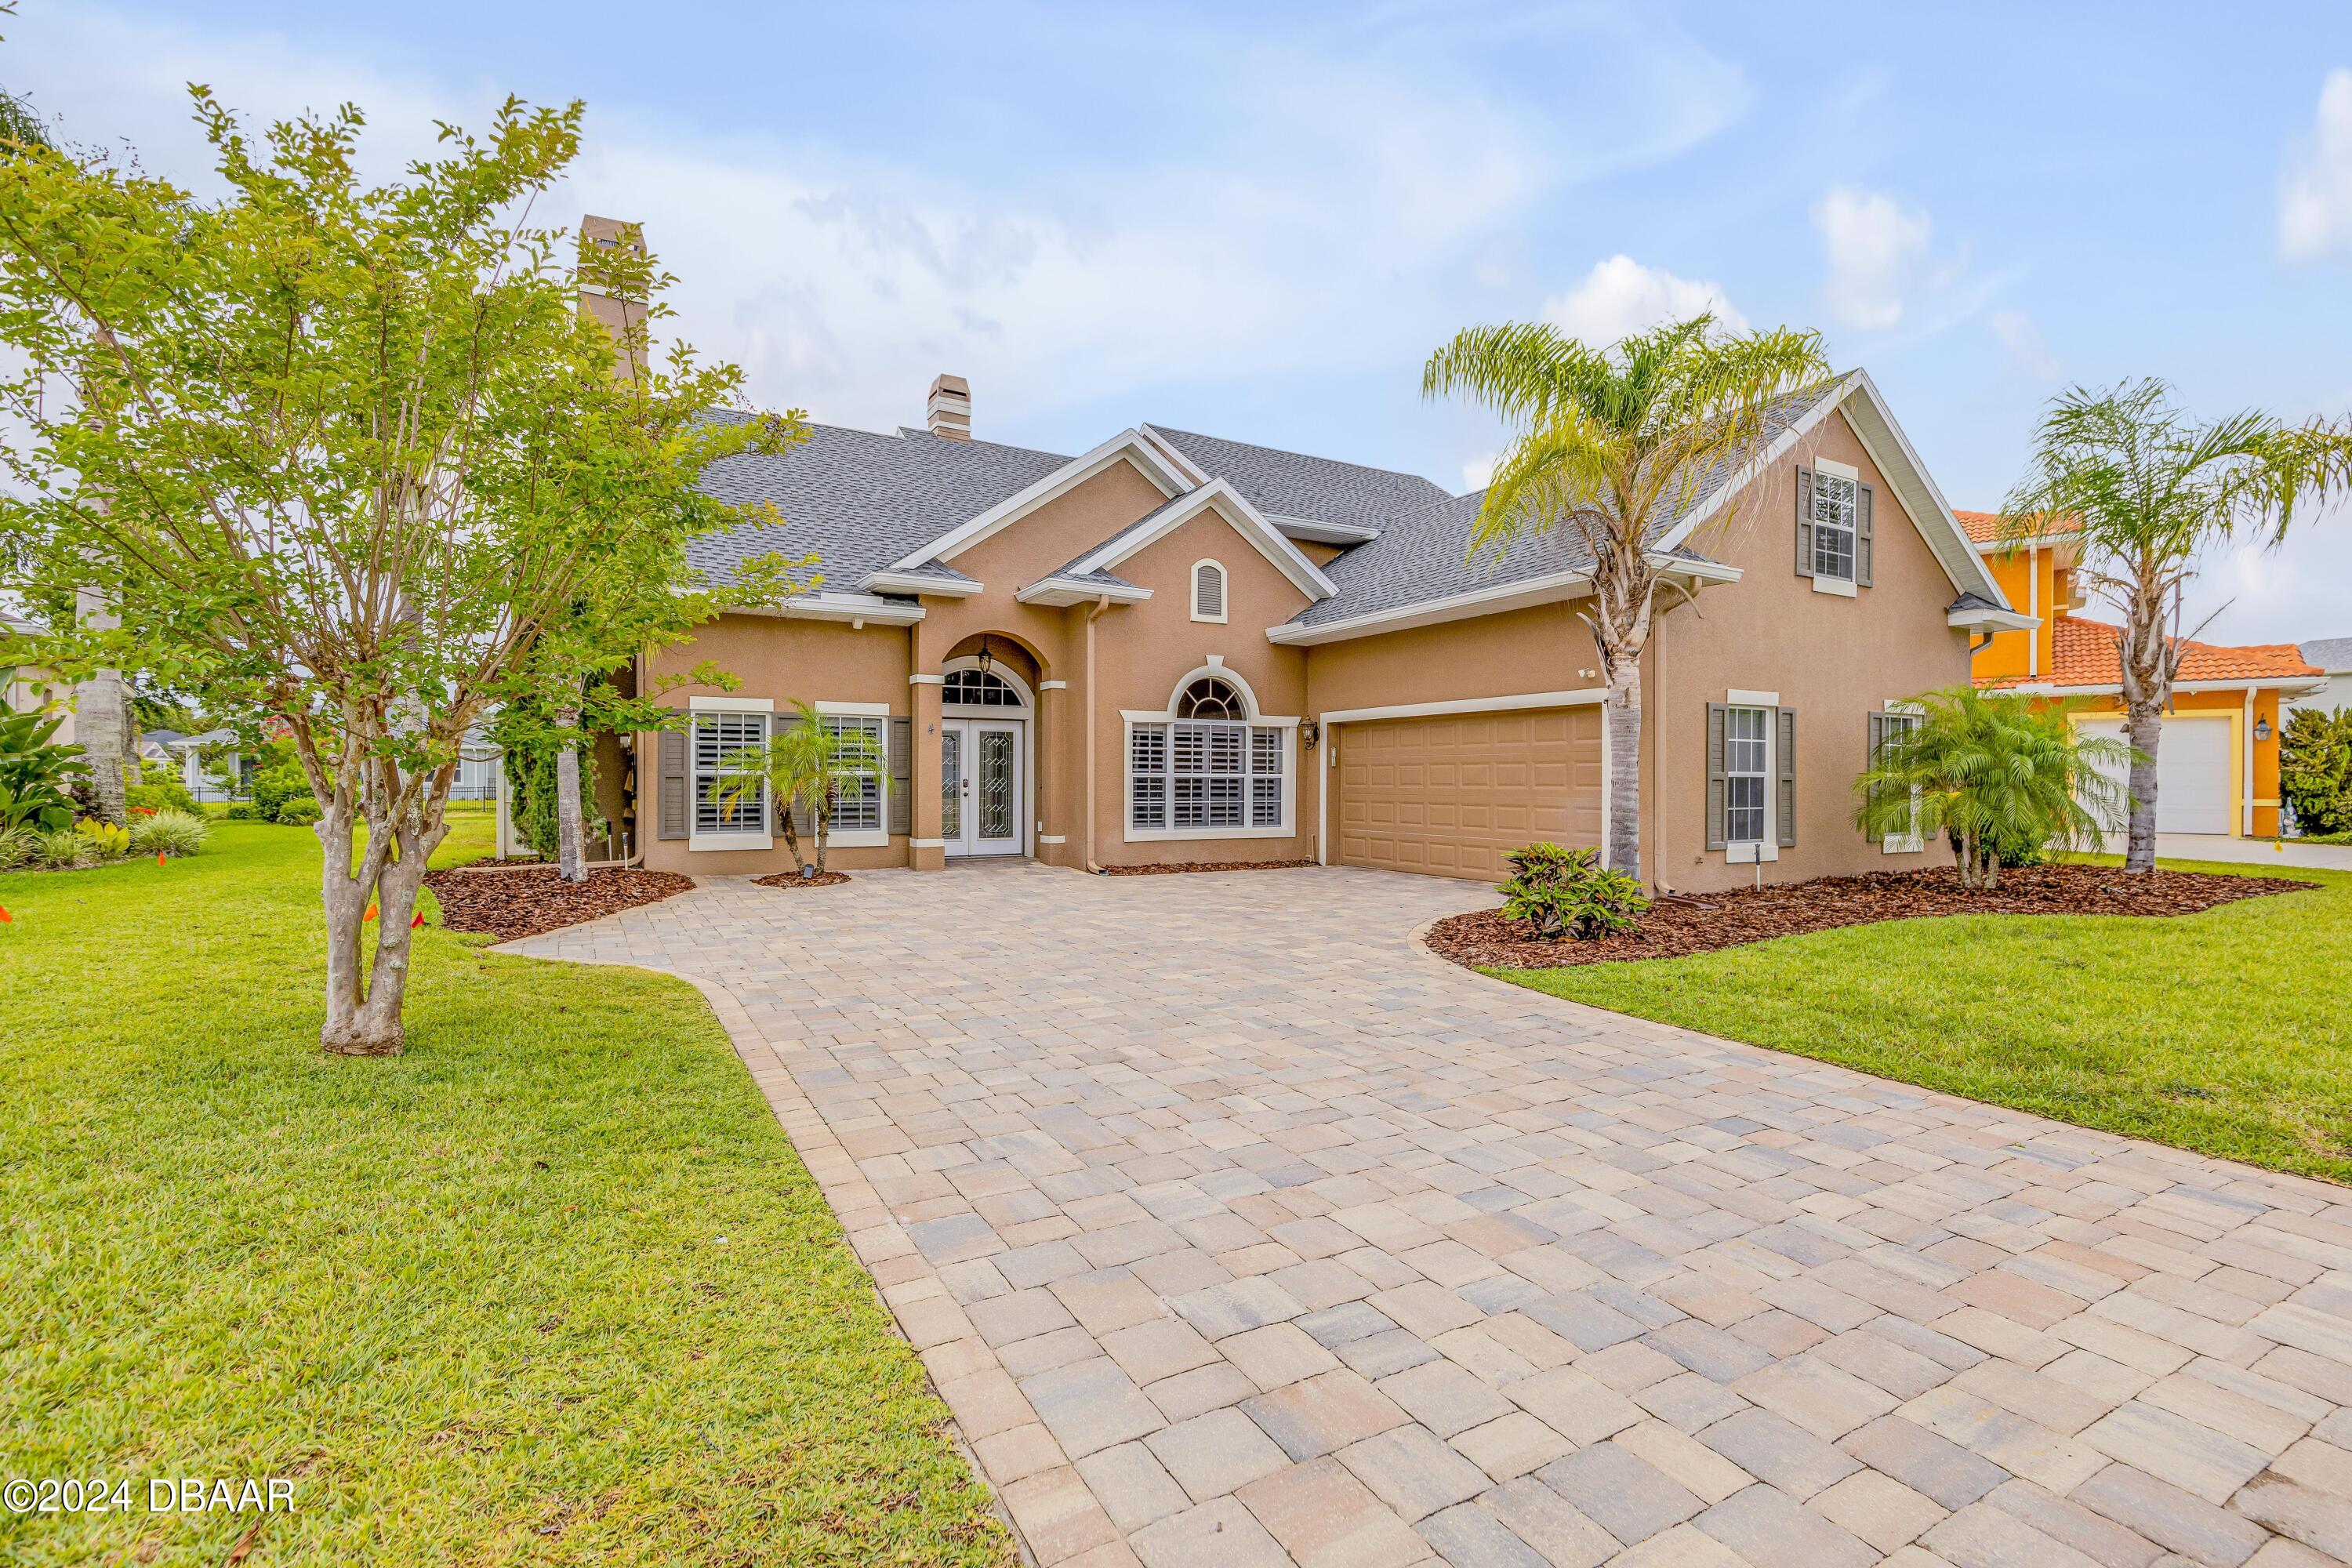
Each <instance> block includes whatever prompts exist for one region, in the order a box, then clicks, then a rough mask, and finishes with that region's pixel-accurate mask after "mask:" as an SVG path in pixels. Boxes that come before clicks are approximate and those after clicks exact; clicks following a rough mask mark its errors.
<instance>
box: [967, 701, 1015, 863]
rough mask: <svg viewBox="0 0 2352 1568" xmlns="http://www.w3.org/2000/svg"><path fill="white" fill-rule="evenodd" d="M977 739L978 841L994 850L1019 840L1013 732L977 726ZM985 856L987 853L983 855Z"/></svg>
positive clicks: (1005, 729)
mask: <svg viewBox="0 0 2352 1568" xmlns="http://www.w3.org/2000/svg"><path fill="white" fill-rule="evenodd" d="M975 728H976V729H977V731H978V733H977V735H976V736H975V737H974V738H975V739H976V740H977V741H978V742H980V748H979V750H980V754H979V756H978V758H977V759H976V761H977V762H978V763H979V766H978V768H977V770H976V772H977V774H978V777H977V779H976V780H975V783H976V784H977V786H978V790H977V793H978V795H979V797H980V801H979V805H980V811H979V816H980V820H979V822H978V823H977V824H976V825H975V826H977V827H978V829H979V832H978V835H977V836H978V837H980V838H981V839H982V841H983V842H986V843H989V844H990V845H991V846H992V847H993V846H995V845H998V844H1002V843H1003V841H1004V840H1006V839H1011V838H1016V837H1018V829H1017V828H1016V827H1015V826H1014V825H1013V824H1014V818H1015V816H1017V814H1018V810H1019V808H1018V806H1017V805H1015V802H1014V796H1015V794H1016V791H1015V788H1014V784H1013V756H1014V747H1013V739H1014V732H1013V730H1012V729H1011V728H1010V727H1009V726H1003V725H997V724H982V725H978V726H975ZM982 852H983V853H985V851H982Z"/></svg>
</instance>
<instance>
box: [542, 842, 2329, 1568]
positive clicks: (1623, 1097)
mask: <svg viewBox="0 0 2352 1568" xmlns="http://www.w3.org/2000/svg"><path fill="white" fill-rule="evenodd" d="M1482 895H1483V890H1482V889H1478V888H1476V887H1475V885H1468V884H1462V883H1452V882H1444V881H1438V880H1433V879H1419V878H1412V877H1403V876H1394V875H1389V874H1385V873H1380V872H1368V871H1340V870H1326V871H1281V872H1256V873H1241V874H1233V875H1218V876H1193V877H1166V878H1126V879H1090V878H1087V877H1084V876H1081V875H1079V874H1077V873H1075V872H1070V871H1058V870H1051V869H1046V868H1039V867H1034V866H1029V865H1006V866H995V867H988V868H971V869H965V870H959V871H954V872H950V873H948V874H946V875H932V876H922V875H917V874H914V873H908V872H884V873H879V874H866V875H862V876H860V877H859V878H858V879H857V880H856V882H854V883H852V884H851V885H849V886H848V887H846V888H841V889H832V890H827V891H820V892H782V891H775V890H771V889H762V888H758V887H753V886H751V885H750V884H748V883H744V882H740V881H727V882H717V883H713V884H712V885H709V886H707V887H704V888H701V889H698V890H697V891H695V892H693V893H690V894H688V895H686V896H684V897H681V898H678V899H676V900H671V901H670V902H668V903H665V904H661V905H658V906H656V907H654V908H651V909H647V910H632V911H630V912H628V913H625V914H623V915H619V916H615V917H613V918H611V919H608V920H605V921H599V922H597V923H595V924H593V925H588V926H582V927H576V928H573V929H572V930H571V931H564V932H561V933H557V934H555V935H552V936H549V937H544V938H540V939H537V940H535V941H531V942H524V943H520V944H518V946H519V947H520V950H521V951H524V952H534V953H541V954H546V955H551V956H558V957H577V958H591V959H600V960H609V961H625V962H633V963H643V964H646V965H649V966H652V967H656V968H662V969H668V970H673V971H676V972H677V973H682V974H686V975H688V976H690V977H692V978H694V979H696V980H697V981H698V982H699V983H701V984H703V985H704V988H705V990H706V991H707V992H709V994H711V995H712V998H713V1002H714V1005H717V1006H718V1007H719V1012H720V1014H721V1016H722V1017H724V1018H725V1019H726V1021H727V1022H728V1024H729V1026H730V1029H731V1030H732V1031H733V1032H734V1035H735V1038H736V1041H737V1045H738V1047H739V1049H740V1051H741V1054H742V1056H743V1058H744V1059H745V1061H746V1062H747V1063H748V1064H749V1065H750V1067H751V1071H752V1074H753V1076H754V1077H755V1078H756V1079H758V1081H759V1082H760V1084H761V1086H762V1087H763V1088H764V1089H766V1091H767V1093H768V1095H769V1097H770V1099H771V1100H772V1101H773V1103H774V1104H775V1106H776V1109H777V1111H778V1114H779V1115H780V1116H782V1119H783V1121H784V1123H785V1125H786V1126H787V1128H789V1129H790V1131H791V1132H792V1134H793V1138H794V1140H795V1141H796V1142H797V1143H798V1145H799V1147H800V1149H801V1152H802V1153H803V1155H804V1156H805V1158H806V1159H807V1161H808V1163H809V1164H810V1166H811V1168H812V1169H813V1170H814V1172H815V1173H816V1176H817V1178H818V1180H819V1182H820V1183H821V1184H823V1186H824V1191H825V1194H826V1195H827V1196H828V1197H829V1198H830V1199H831V1201H832V1203H833V1205H834V1207H835V1211H836V1212H837V1213H838V1214H839V1215H840V1216H841V1219H842V1223H843V1225H844V1226H845V1227H846V1228H847V1230H848V1232H849V1235H850V1238H851V1241H852V1242H853V1243H854V1245H855V1246H856V1249H857V1252H858V1255H859V1256H860V1257H861V1258H864V1259H865V1261H866V1264H867V1265H868V1266H869V1267H870V1268H872V1269H873V1271H874V1274H875V1277H876V1279H877V1280H879V1281H880V1284H881V1287H882V1290H883V1294H884V1296H885V1297H886V1298H887V1300H888V1301H889V1303H890V1305H891V1307H892V1308H893V1309H894V1310H896V1312H897V1313H898V1321H899V1322H900V1324H901V1325H902V1326H903V1328H904V1329H905V1331H906V1332H907V1334H908V1338H909V1339H911V1340H912V1341H913V1342H914V1343H915V1345H916V1346H917V1347H918V1348H919V1350H920V1351H921V1352H922V1355H923V1359H924V1361H925V1363H927V1364H928V1366H929V1369H930V1372H931V1374H932V1376H933V1377H934V1378H935V1379H936V1380H937V1382H938V1384H939V1386H940V1391H941V1392H942V1393H943V1394H945V1395H946V1397H947V1400H948V1403H949V1404H950V1406H951V1407H952V1408H953V1409H954V1411H955V1414H956V1416H957V1418H958V1420H959V1422H960V1423H961V1426H962V1428H963V1431H964V1433H965V1434H966V1436H968V1437H969V1438H970V1440H971V1442H972V1445H973V1447H975V1449H976V1450H977V1452H978V1455H979V1457H980V1460H981V1462H982V1465H983V1466H984V1467H985V1468H986V1469H987V1472H988V1474H989V1476H990V1477H991V1478H992V1479H993V1480H994V1481H995V1482H996V1483H997V1485H998V1486H999V1487H1000V1488H1001V1489H1002V1492H1003V1497H1004V1499H1005V1501H1006V1503H1007V1504H1008V1506H1009V1508H1010V1510H1011V1511H1012V1513H1013V1518H1014V1519H1015V1520H1016V1521H1018V1523H1019V1524H1020V1526H1021V1529H1022V1531H1023V1533H1024V1536H1025V1537H1026V1539H1027V1541H1028V1542H1029V1545H1030V1547H1031V1549H1032V1550H1033V1551H1034V1553H1035V1555H1036V1557H1037V1558H1038V1560H1039V1561H1040V1562H1043V1563H1064V1562H1076V1563H1087V1564H1111V1563H1129V1562H1132V1561H1134V1560H1135V1559H1137V1558H1140V1559H1141V1560H1142V1561H1143V1562H1144V1563H1150V1564H1152V1565H1153V1568H1161V1565H1173V1568H1227V1565H1235V1564H1254V1563H1286V1562H1293V1561H1295V1562H1297V1563H1307V1564H1313V1565H1318V1568H1321V1565H1328V1568H1376V1565H1380V1564H1402V1563H1416V1562H1428V1561H1436V1560H1440V1559H1442V1560H1444V1561H1445V1562H1449V1563H1457V1564H1471V1563H1475V1564H1480V1565H1482V1568H1483V1565H1490V1564H1495V1565H1510V1564H1521V1563H1570V1564H1591V1563H1603V1562H1623V1563H1675V1564H1683V1563H1688V1564H1702V1565H1703V1564H1710V1563H1741V1562H1746V1563H1755V1564H1759V1565H1772V1564H1780V1563H1792V1564H1801V1565H1802V1568H1843V1565H1844V1564H1847V1563H1869V1562H1873V1561H1876V1560H1878V1559H1879V1558H1881V1557H1882V1556H1885V1557H1889V1558H1890V1559H1891V1560H1894V1561H1897V1562H1907V1563H1918V1564H1927V1563H1936V1562H1938V1561H1944V1562H1949V1563H1958V1564H1964V1565H1971V1564H1991V1563H2018V1564H2030V1565H2032V1568H2043V1565H2059V1564H2081V1563H2086V1562H2088V1563H2102V1564H2109V1565H2124V1564H2132V1565H2137V1564H2148V1563H2158V1562H2159V1561H2166V1562H2175V1561H2183V1560H2185V1561H2189V1562H2194V1563H2209V1564H2231V1563H2241V1562H2244V1561H2246V1560H2248V1559H2249V1558H2252V1559H2253V1560H2254V1561H2256V1562H2258V1563H2262V1564H2263V1565H2264V1568H2278V1565H2283V1564H2294V1563H2318V1562H2324V1561H2328V1560H2330V1557H2342V1556H2347V1555H2352V1452H2347V1450H2352V1415H2347V1410H2346V1406H2347V1405H2352V1207H2347V1205H2345V1204H2344V1203H2343V1201H2342V1200H2343V1198H2344V1195H2345V1194H2344V1193H2343V1192H2342V1190H2341V1189H2337V1188H2334V1187H2329V1186H2326V1185H2324V1184H2317V1183H2313V1182H2305V1181H2295V1180H2291V1179H2285V1178H2278V1177H2272V1176H2267V1175H2263V1174H2260V1173H2254V1172H2251V1171H2248V1170H2246V1169H2244V1168H2242V1167H2235V1166H2230V1165H2226V1164H2223V1163H2218V1162H2214V1161H2209V1160H2202V1159H2198V1158H2194V1157H2191V1156H2189V1155H2185V1154H2181V1153H2179V1152H2173V1151H2169V1150H2165V1149H2158V1148H2154V1147H2151V1146H2148V1145H2145V1144H2135V1143H2128V1142H2124V1141H2122V1140H2119V1139H2116V1138H2112V1137H2107V1136H2105V1135H2102V1134H2099V1133H2095V1132H2088V1131H2081V1130H2079V1129H2074V1128H2070V1127H2065V1126H2062V1125H2059V1124H2056V1123H2053V1122H2048V1121H2041V1120H2038V1119H2036V1118H2032V1117H2028V1116H2021V1115H2018V1114H2015V1113H2011V1112H2006V1111H2001V1110H1993V1109H1991V1108H1989V1107H1985V1106H1981V1105H1977V1104H1973V1103H1970V1102H1969V1101H1965V1100H1952V1099H1948V1098H1944V1097H1941V1096H1937V1095H1932V1094H1927V1093H1923V1092H1920V1091H1917V1090H1915V1089H1906V1088H1904V1087H1902V1086H1900V1085H1896V1084H1892V1083H1887V1082H1884V1081H1881V1080H1878V1079H1870V1078H1864V1077H1863V1076H1861V1075H1858V1074H1855V1073H1852V1072H1847V1071H1844V1070H1842V1069H1838V1068H1827V1067H1822V1066H1820V1065H1817V1064H1815V1063H1812V1062H1809V1061H1805V1060H1802V1059H1801V1058H1794V1057H1788V1056H1782V1055H1778V1054H1775V1053H1772V1052H1768V1051H1763V1050H1759V1049H1755V1048H1753V1047H1746V1046H1739V1045H1733V1044H1728V1043H1726V1042H1724V1041H1721V1040H1717V1039H1714V1038H1712V1037H1707V1036H1704V1035H1698V1034H1693V1033H1690V1032H1688V1031H1685V1030H1681V1029H1675V1028H1670V1027H1666V1026H1659V1025H1651V1024H1645V1023H1640V1022H1636V1021H1633V1020H1629V1019H1625V1018H1622V1017H1620V1016H1615V1015H1612V1014H1607V1013H1601V1012H1597V1011H1593V1010H1591V1009H1588V1008H1582V1007H1579V1006H1576V1005H1572V1004H1568V1003H1564V1002H1559V1001H1557V1000H1555V999H1552V998H1549V997H1542V996H1538V995H1535V994H1531V993H1528V992H1525V991H1519V990H1515V989H1510V988H1507V987H1505V986H1502V985H1499V984H1494V983H1491V982H1488V981H1486V980H1483V979H1480V978H1479V977H1477V976H1475V975H1473V974H1470V973H1465V972H1464V971H1460V970H1456V969H1453V968H1451V967H1449V966H1447V965H1444V964H1443V963H1439V962H1438V961H1437V960H1435V959H1433V958H1430V957H1428V956H1426V955H1425V954H1423V953H1421V952H1417V951H1416V950H1414V949H1413V948H1412V946H1411V944H1410V942H1409V941H1408V935H1409V933H1410V932H1411V931H1412V930H1413V929H1414V928H1415V927H1416V926H1417V925H1419V924H1421V923H1422V922H1423V921H1426V920H1428V919H1430V918H1432V917H1433V916H1436V915H1440V914H1444V913H1448V912H1451V911H1453V910H1458V909H1460V908H1462V907H1464V906H1465V905H1466V904H1467V903H1469V902H1472V901H1474V900H1476V899H1478V898H1479V897H1481V896H1482ZM776 1288H777V1289H792V1282H791V1281H790V1280H788V1279H780V1280H778V1281H777V1282H776ZM2290 1537H2291V1538H2294V1539H2289V1538H2290ZM2298 1542H2307V1543H2310V1544H2308V1545H2306V1544H2298ZM2315 1548H2316V1549H2317V1550H2315ZM1130 1553H1131V1554H1132V1555H1130ZM2168 1553H2174V1554H2178V1555H2177V1556H2175V1557H2168V1555H2167V1554H2168Z"/></svg>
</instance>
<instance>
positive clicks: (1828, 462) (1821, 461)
mask: <svg viewBox="0 0 2352 1568" xmlns="http://www.w3.org/2000/svg"><path fill="white" fill-rule="evenodd" d="M1813 473H1814V476H1815V479H1814V485H1815V489H1816V491H1817V492H1818V490H1819V487H1820V476H1821V475H1823V474H1826V475H1828V476H1829V477H1830V478H1831V479H1843V480H1845V481H1846V482H1847V483H1849V484H1851V485H1853V489H1854V497H1853V504H1854V523H1853V528H1852V529H1851V530H1849V532H1851V533H1852V534H1853V550H1851V551H1850V552H1847V556H1846V559H1847V561H1848V562H1849V563H1851V564H1850V565H1849V566H1848V567H1847V574H1846V575H1845V576H1843V577H1825V576H1823V575H1822V571H1821V564H1820V563H1821V553H1820V546H1819V545H1818V544H1816V545H1815V546H1814V554H1813V560H1812V563H1811V565H1812V567H1813V571H1812V574H1811V578H1812V584H1813V592H1814V593H1816V594H1834V595H1837V596H1838V597H1839V598H1842V599H1853V598H1859V597H1860V596H1861V590H1860V589H1858V588H1857V587H1856V586H1855V585H1854V574H1856V573H1858V572H1860V571H1861V569H1862V565H1861V563H1862V516H1861V512H1862V473H1861V470H1859V469H1857V468H1853V467H1852V466H1850V465H1848V464H1845V463H1841V462H1838V461H1836V460H1835V459H1833V458H1815V459H1813ZM1820 504H1821V503H1820V501H1819V500H1818V499H1816V500H1815V502H1814V506H1815V508H1816V513H1817V514H1816V516H1815V517H1814V518H1813V519H1812V520H1811V521H1812V526H1813V528H1814V529H1815V530H1816V532H1815V534H1814V535H1813V536H1812V537H1814V538H1815V539H1818V538H1819V537H1820V535H1819V533H1818V530H1819V529H1820V527H1821V519H1820V517H1819V515H1818V509H1819V507H1820Z"/></svg>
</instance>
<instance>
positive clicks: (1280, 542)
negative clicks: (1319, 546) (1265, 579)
mask: <svg viewBox="0 0 2352 1568" xmlns="http://www.w3.org/2000/svg"><path fill="white" fill-rule="evenodd" d="M1204 512H1213V513H1214V514H1215V515H1217V516H1218V517H1220V518H1222V519H1223V520H1224V521H1225V523H1226V525H1227V526H1228V527H1230V528H1231V529H1232V530H1233V531H1234V532H1235V533H1237V534H1239V535H1240V536H1241V537H1242V539H1243V540H1244V542H1247V543H1248V544H1249V545H1250V546H1251V547H1252V548H1254V549H1255V550H1256V551H1257V552H1258V553H1259V554H1260V555H1263V556H1265V559H1266V562H1267V563H1268V564H1270V565H1272V566H1273V567H1274V569H1275V570H1276V571H1277V572H1279V573H1281V574H1283V575H1284V576H1285V577H1286V578H1288V579H1289V580H1290V583H1291V585H1292V586H1293V587H1296V588H1297V590H1298V591H1299V592H1300V593H1302V594H1304V595H1307V598H1308V599H1309V600H1310V601H1312V600H1322V599H1328V598H1329V597H1331V595H1333V594H1335V593H1337V592H1338V590H1337V589H1336V588H1334V587H1333V586H1332V584H1331V580H1330V579H1329V578H1328V577H1326V576H1325V575H1324V574H1323V573H1322V572H1321V571H1320V570H1319V569H1318V567H1317V566H1316V564H1315V563H1313V562H1311V561H1309V560H1307V557H1306V556H1304V555H1302V554H1300V553H1299V551H1298V546H1297V545H1296V544H1293V543H1292V542H1290V540H1289V539H1288V538H1287V537H1286V536H1285V534H1284V533H1283V531H1281V530H1280V529H1278V528H1276V527H1275V526H1274V524H1273V523H1272V522H1270V521H1267V519H1266V518H1265V515H1264V514H1263V513H1261V512H1260V511H1259V510H1257V509H1256V508H1255V507H1254V506H1252V505H1250V503H1249V501H1248V500H1247V499H1245V498H1244V496H1243V495H1242V493H1241V492H1240V491H1239V490H1237V489H1234V486H1233V484H1232V482H1231V481H1230V480H1227V479H1213V480H1211V481H1210V482H1209V483H1207V484H1205V485H1202V487H1201V488H1200V489H1195V490H1193V491H1192V492H1191V493H1190V494H1187V495H1182V496H1178V497H1176V498H1174V499H1173V500H1170V501H1169V502H1168V504H1167V505H1165V506H1162V507H1160V508H1159V509H1157V510H1153V511H1150V512H1147V513H1145V514H1144V515H1143V516H1142V517H1139V518H1138V519H1136V521H1133V522H1132V523H1129V525H1128V526H1127V527H1125V528H1123V529H1121V530H1120V531H1118V532H1117V533H1115V534H1113V535H1111V536H1110V537H1109V538H1108V539H1106V540H1104V541H1103V542H1101V543H1100V544H1098V545H1097V546H1096V547H1095V548H1094V549H1092V550H1090V551H1088V552H1086V553H1085V554H1083V555H1080V556H1079V557H1077V558H1076V560H1074V561H1072V562H1071V563H1069V564H1068V565H1066V566H1065V567H1063V568H1062V569H1061V571H1059V572H1057V573H1055V574H1054V575H1055V576H1072V577H1076V576H1084V575H1086V574H1089V573H1097V572H1109V571H1112V570H1113V569H1115V568H1116V567H1117V566H1118V563H1120V562H1122V561H1125V560H1127V559H1128V558H1129V557H1130V556H1132V555H1134V554H1136V553H1137V552H1139V551H1141V550H1142V549H1144V548H1145V547H1146V546H1147V545H1150V544H1151V543H1153V542H1156V541H1158V540H1160V539H1163V538H1165V537H1166V536H1167V535H1169V534H1170V533H1172V532H1174V531H1176V530H1177V529H1179V528H1181V527H1182V526H1183V525H1184V524H1185V523H1187V522H1189V521H1192V519H1194V518H1196V517H1199V516H1201V515H1202V513H1204Z"/></svg>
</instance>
